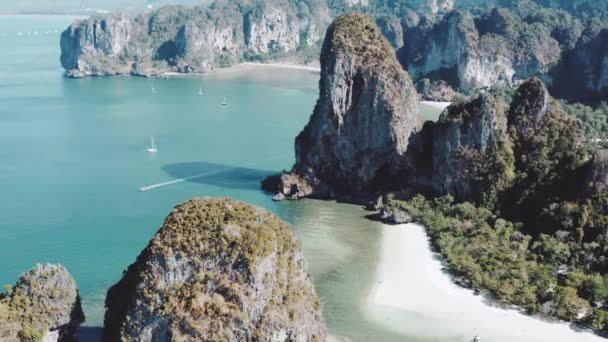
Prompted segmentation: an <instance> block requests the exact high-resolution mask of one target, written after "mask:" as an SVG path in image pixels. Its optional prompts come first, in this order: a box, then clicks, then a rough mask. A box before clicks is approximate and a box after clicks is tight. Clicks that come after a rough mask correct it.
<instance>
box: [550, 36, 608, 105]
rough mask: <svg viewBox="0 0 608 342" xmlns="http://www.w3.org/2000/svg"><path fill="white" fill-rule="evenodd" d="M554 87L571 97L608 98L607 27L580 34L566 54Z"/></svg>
mask: <svg viewBox="0 0 608 342" xmlns="http://www.w3.org/2000/svg"><path fill="white" fill-rule="evenodd" d="M553 88H554V89H552V90H553V91H554V92H555V93H556V94H557V95H558V96H560V97H563V98H567V99H570V100H575V101H583V102H599V101H605V100H606V99H608V27H607V28H604V29H601V30H588V31H587V32H585V33H584V34H583V37H582V38H581V39H580V40H579V41H578V42H577V44H576V47H575V48H574V49H573V50H572V51H570V52H569V53H567V54H566V55H565V57H564V60H563V62H562V65H561V67H560V68H558V71H557V79H556V82H555V85H554V87H553Z"/></svg>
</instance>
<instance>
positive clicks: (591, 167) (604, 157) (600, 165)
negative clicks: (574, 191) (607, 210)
mask: <svg viewBox="0 0 608 342" xmlns="http://www.w3.org/2000/svg"><path fill="white" fill-rule="evenodd" d="M584 170H585V171H584V180H585V182H584V184H586V185H587V189H585V190H586V191H585V192H586V193H585V195H588V196H594V195H599V194H601V193H603V192H605V191H607V190H608V150H606V149H601V150H599V151H597V152H596V153H595V154H594V156H593V159H592V160H591V161H590V162H589V163H588V164H587V165H586V166H585V168H584Z"/></svg>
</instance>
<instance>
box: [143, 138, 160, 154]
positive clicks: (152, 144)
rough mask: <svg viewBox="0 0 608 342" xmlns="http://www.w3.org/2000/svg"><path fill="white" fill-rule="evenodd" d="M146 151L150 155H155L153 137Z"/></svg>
mask: <svg viewBox="0 0 608 342" xmlns="http://www.w3.org/2000/svg"><path fill="white" fill-rule="evenodd" d="M146 151H147V152H150V153H155V152H156V151H158V149H157V148H156V145H155V144H154V137H150V147H148V148H147V149H146Z"/></svg>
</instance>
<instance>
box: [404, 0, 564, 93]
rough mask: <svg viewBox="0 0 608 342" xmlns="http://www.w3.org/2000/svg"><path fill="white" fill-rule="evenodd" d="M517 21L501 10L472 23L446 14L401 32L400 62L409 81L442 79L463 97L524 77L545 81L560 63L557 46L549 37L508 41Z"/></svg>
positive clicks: (464, 15)
mask: <svg viewBox="0 0 608 342" xmlns="http://www.w3.org/2000/svg"><path fill="white" fill-rule="evenodd" d="M518 20H519V19H517V18H515V17H514V15H513V14H512V13H511V12H510V11H509V10H507V9H494V10H493V11H491V12H489V13H487V14H486V15H484V16H481V17H477V18H476V17H474V16H473V15H472V14H471V13H470V12H464V11H453V12H450V13H448V14H447V15H446V16H445V17H443V18H442V19H441V20H439V21H438V22H436V23H432V22H427V23H423V24H421V25H418V26H416V27H413V28H411V29H409V30H406V31H405V32H404V40H405V44H404V48H403V49H402V50H401V51H399V56H400V60H401V62H402V64H403V66H404V67H405V68H406V70H408V72H409V73H410V75H412V78H413V79H414V80H420V79H423V78H429V79H431V80H445V81H447V82H448V83H449V84H450V85H452V86H454V87H455V88H457V89H458V90H462V91H465V92H471V91H475V90H477V89H482V88H489V87H492V86H497V85H504V86H511V85H513V84H514V83H515V82H516V81H517V80H522V79H525V78H527V77H530V76H539V77H541V78H543V79H544V80H545V81H550V80H551V77H550V76H549V72H550V71H551V69H552V68H553V67H555V66H556V65H557V63H558V62H559V60H560V54H561V51H560V46H559V43H558V42H557V41H556V40H555V39H553V38H551V37H536V36H531V37H525V38H524V37H517V38H514V37H511V35H513V34H515V32H517V30H519V29H520V28H517V29H516V28H512V27H511V26H510V25H513V23H517V22H518ZM501 23H502V24H501ZM513 41H515V42H516V44H518V46H517V47H516V46H513V45H511V44H513V43H512V42H513ZM524 46H525V47H524Z"/></svg>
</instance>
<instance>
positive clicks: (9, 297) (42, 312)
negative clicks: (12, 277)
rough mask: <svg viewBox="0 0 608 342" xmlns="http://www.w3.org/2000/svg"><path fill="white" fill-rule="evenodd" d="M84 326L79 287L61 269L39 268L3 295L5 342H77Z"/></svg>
mask: <svg viewBox="0 0 608 342" xmlns="http://www.w3.org/2000/svg"><path fill="white" fill-rule="evenodd" d="M82 322H84V314H83V312H82V308H81V306H80V297H79V295H78V289H77V288H76V283H75V282H74V279H73V278H72V276H71V275H70V273H68V271H67V270H66V269H65V267H63V266H61V265H52V264H38V265H36V266H34V268H32V269H31V270H30V271H28V272H26V273H24V274H22V275H21V277H20V278H19V280H18V281H17V283H15V285H14V286H12V287H11V288H10V290H9V292H8V293H7V294H6V296H5V297H4V298H3V297H2V295H1V294H0V340H1V341H6V342H11V341H14V342H17V341H42V340H44V341H45V342H51V341H52V342H55V341H59V342H61V341H73V340H74V337H75V332H76V329H77V328H78V326H79V325H80V323H82Z"/></svg>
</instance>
